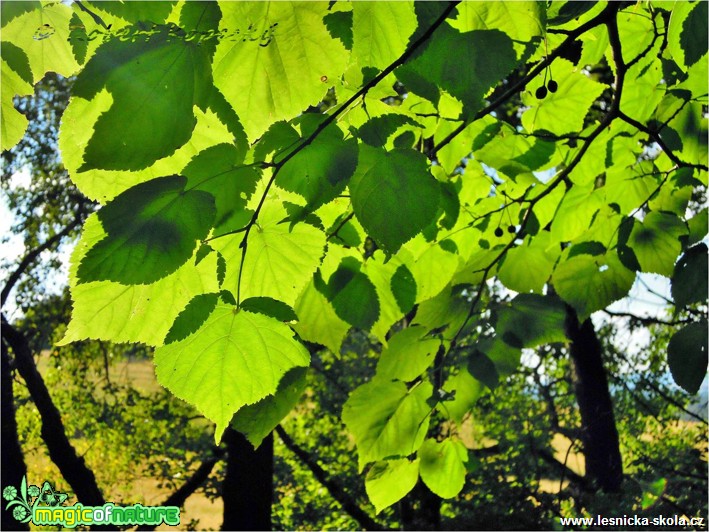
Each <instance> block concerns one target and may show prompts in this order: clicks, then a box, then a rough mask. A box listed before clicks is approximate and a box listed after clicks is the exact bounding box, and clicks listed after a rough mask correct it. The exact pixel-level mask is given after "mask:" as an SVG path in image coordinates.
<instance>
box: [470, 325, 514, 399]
mask: <svg viewBox="0 0 709 532" xmlns="http://www.w3.org/2000/svg"><path fill="white" fill-rule="evenodd" d="M521 356H522V351H521V349H520V348H519V347H516V346H511V345H510V344H509V343H507V342H506V341H504V340H503V339H502V335H500V336H495V337H494V338H484V339H482V340H480V341H479V342H478V343H477V344H476V345H475V349H474V350H473V352H472V353H471V355H470V356H469V357H468V371H469V372H470V374H471V375H472V376H473V377H475V378H476V379H477V380H479V381H480V382H482V383H483V384H485V386H487V387H488V388H490V389H491V390H494V389H495V388H496V387H497V386H498V385H499V384H500V382H501V381H502V379H504V378H505V377H507V376H508V375H511V374H512V373H513V372H514V371H516V370H517V368H518V367H519V362H520V358H521Z"/></svg>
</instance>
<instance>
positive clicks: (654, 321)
mask: <svg viewBox="0 0 709 532" xmlns="http://www.w3.org/2000/svg"><path fill="white" fill-rule="evenodd" d="M603 312H604V313H605V314H608V315H609V316H612V317H614V318H629V319H631V320H635V321H637V322H639V323H642V324H643V325H685V324H687V323H692V321H693V320H689V319H686V320H674V321H665V320H661V319H660V318H653V317H652V316H638V315H637V314H633V313H631V312H613V311H610V310H604V311H603Z"/></svg>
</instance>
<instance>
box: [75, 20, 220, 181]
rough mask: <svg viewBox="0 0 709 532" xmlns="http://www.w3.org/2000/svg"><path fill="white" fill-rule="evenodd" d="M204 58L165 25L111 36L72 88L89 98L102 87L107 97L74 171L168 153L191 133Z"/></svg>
mask: <svg viewBox="0 0 709 532" xmlns="http://www.w3.org/2000/svg"><path fill="white" fill-rule="evenodd" d="M206 62H207V57H206V55H205V54H204V51H203V50H202V49H201V48H198V47H196V45H195V44H194V43H189V42H186V41H185V40H184V39H180V38H178V37H177V36H171V35H170V33H169V27H168V26H161V27H158V30H156V34H154V35H149V36H145V37H142V38H137V39H136V40H135V42H134V41H121V40H119V39H112V40H110V41H108V42H106V43H104V44H103V45H102V46H101V47H100V48H99V49H98V50H97V51H96V53H95V54H94V56H93V57H92V58H91V59H90V60H89V62H88V63H87V64H86V67H85V68H84V70H83V71H82V73H81V74H80V75H79V77H78V79H77V81H76V84H75V85H74V88H73V93H74V94H75V95H76V96H79V97H81V98H84V99H87V100H88V99H92V98H93V97H94V96H95V95H96V94H98V93H99V91H100V90H101V89H102V88H104V87H105V88H106V89H107V90H108V92H109V93H110V94H111V96H112V98H113V104H112V105H111V107H110V109H108V110H107V111H106V112H105V113H103V114H102V115H101V116H99V118H98V120H97V121H96V123H95V124H94V133H93V136H92V137H91V140H90V141H89V143H88V145H87V146H86V151H85V152H84V164H83V165H82V166H81V168H79V171H85V170H90V169H93V168H102V169H108V170H140V169H143V168H147V167H148V166H150V165H151V164H153V163H154V162H155V161H156V160H158V159H161V158H163V157H166V156H168V155H171V154H172V153H174V152H175V150H177V149H178V148H179V147H180V146H182V145H183V144H185V143H186V142H187V141H188V140H189V139H190V137H191V136H192V130H193V129H194V127H195V125H196V123H197V119H196V118H195V115H194V112H193V110H192V107H193V105H195V104H200V103H204V101H201V100H200V98H203V97H204V96H205V95H206V94H207V93H208V90H209V87H210V86H211V80H210V78H209V77H208V76H207V75H206V72H207V71H206V70H205V69H206Z"/></svg>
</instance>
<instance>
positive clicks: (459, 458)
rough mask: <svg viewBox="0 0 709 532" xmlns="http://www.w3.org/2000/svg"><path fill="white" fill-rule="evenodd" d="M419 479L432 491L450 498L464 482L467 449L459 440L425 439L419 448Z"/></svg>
mask: <svg viewBox="0 0 709 532" xmlns="http://www.w3.org/2000/svg"><path fill="white" fill-rule="evenodd" d="M418 457H419V461H420V466H419V469H420V472H421V480H423V481H424V483H425V484H426V485H427V486H428V487H429V488H430V489H431V491H432V492H433V493H435V494H436V495H438V496H439V497H441V498H443V499H450V498H452V497H455V496H456V495H458V493H460V490H462V489H463V485H464V484H465V473H466V468H465V463H466V462H467V461H468V450H467V449H466V448H465V447H464V446H463V444H462V443H461V442H460V441H457V440H451V439H445V440H443V441H441V442H438V441H436V440H431V439H429V440H426V441H425V442H423V445H421V449H419V452H418Z"/></svg>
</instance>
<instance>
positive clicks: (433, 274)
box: [406, 241, 459, 302]
mask: <svg viewBox="0 0 709 532" xmlns="http://www.w3.org/2000/svg"><path fill="white" fill-rule="evenodd" d="M415 243H416V241H414V242H413V244H415ZM444 245H445V244H444ZM423 249H425V251H424V252H423V253H421V255H420V256H419V257H418V258H417V259H416V260H415V261H408V260H407V261H406V264H407V266H408V267H409V270H410V271H411V273H412V274H413V276H414V279H415V280H416V300H417V301H419V302H420V301H426V300H427V299H431V298H433V297H436V296H437V295H438V294H439V293H440V292H441V290H443V289H444V288H445V287H446V285H448V283H450V281H451V279H452V277H453V275H454V274H455V272H456V270H457V269H458V264H459V257H458V255H457V254H455V253H451V252H450V251H448V250H446V249H444V248H443V247H442V245H441V244H434V245H429V244H425V247H424V248H423Z"/></svg>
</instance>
